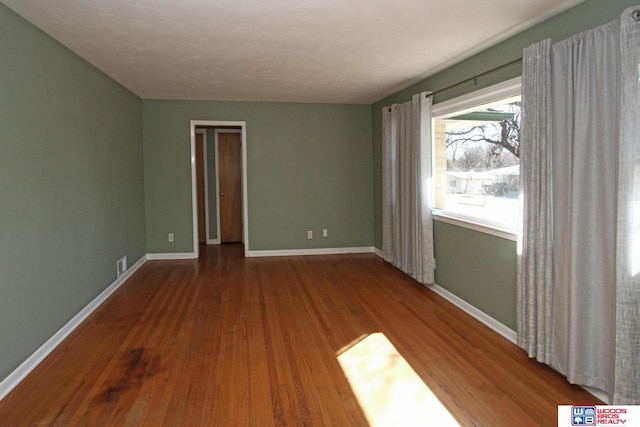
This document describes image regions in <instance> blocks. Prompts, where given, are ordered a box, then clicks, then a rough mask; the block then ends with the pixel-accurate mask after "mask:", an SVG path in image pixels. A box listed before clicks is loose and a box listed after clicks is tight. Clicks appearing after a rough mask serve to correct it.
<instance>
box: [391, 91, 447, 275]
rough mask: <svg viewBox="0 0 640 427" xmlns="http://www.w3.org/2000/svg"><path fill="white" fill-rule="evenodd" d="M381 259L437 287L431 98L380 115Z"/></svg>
mask: <svg viewBox="0 0 640 427" xmlns="http://www.w3.org/2000/svg"><path fill="white" fill-rule="evenodd" d="M382 133H383V153H382V161H383V167H382V180H383V185H382V188H383V193H382V222H383V224H382V255H383V258H384V259H385V260H386V261H388V262H390V263H392V264H393V265H395V266H397V267H398V268H400V269H401V270H402V271H404V272H405V273H407V274H409V275H410V276H411V277H413V278H414V279H416V280H417V281H418V282H420V283H423V284H432V283H434V265H433V264H434V260H433V222H432V217H431V207H430V206H429V200H430V191H431V188H430V186H431V185H430V182H431V181H430V180H431V169H432V167H431V162H432V161H431V151H432V149H431V96H430V95H428V94H427V93H426V92H425V93H420V94H417V95H414V96H413V98H412V100H411V101H409V102H407V103H404V104H394V105H391V106H389V107H384V108H383V111H382Z"/></svg>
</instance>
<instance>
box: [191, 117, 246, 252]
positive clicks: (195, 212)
mask: <svg viewBox="0 0 640 427" xmlns="http://www.w3.org/2000/svg"><path fill="white" fill-rule="evenodd" d="M196 126H207V127H216V126H233V127H239V128H240V145H241V148H242V164H241V165H240V167H241V168H242V242H243V243H244V256H245V257H246V256H248V253H249V204H248V197H247V143H246V141H247V122H244V121H219V120H190V121H189V127H190V134H191V201H192V212H193V215H192V227H193V253H194V255H195V257H196V258H198V256H199V253H200V249H199V247H198V188H197V181H196V178H197V177H196ZM217 142H218V141H217V138H216V164H217V162H218V144H217ZM205 161H206V158H205ZM217 169H218V168H217V167H216V190H217V191H216V197H218V198H219V188H218V170H217ZM205 181H207V179H206V176H205ZM205 200H208V195H207V194H205ZM205 203H207V202H205ZM207 204H208V203H207ZM217 209H218V210H219V209H220V203H219V201H218V203H217ZM207 211H208V209H207ZM207 217H208V215H207ZM207 220H208V218H207ZM217 221H218V240H219V239H220V214H219V212H218V215H217ZM207 228H209V227H207ZM208 237H209V236H208V230H207V238H208Z"/></svg>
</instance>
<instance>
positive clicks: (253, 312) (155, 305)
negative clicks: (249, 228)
mask: <svg viewBox="0 0 640 427" xmlns="http://www.w3.org/2000/svg"><path fill="white" fill-rule="evenodd" d="M242 250H243V249H242V247H241V246H240V245H222V246H210V247H208V248H206V249H205V250H204V253H203V254H202V256H201V258H200V259H199V260H197V261H195V260H194V261H149V262H147V263H146V264H145V265H144V266H143V267H142V268H141V269H140V270H139V271H138V272H136V273H135V274H134V275H133V276H132V278H131V279H129V281H128V282H127V283H125V284H124V285H123V286H122V287H121V288H120V289H118V291H117V292H116V293H114V294H113V295H112V296H111V298H109V299H108V300H107V301H106V302H105V303H104V304H103V305H102V306H100V307H99V308H98V309H97V310H96V311H95V312H94V313H93V314H92V315H91V316H90V317H89V318H88V319H87V320H86V321H85V322H84V323H83V324H82V325H81V326H80V327H79V328H78V329H76V330H75V331H74V332H73V333H72V334H71V335H70V336H69V337H68V338H67V340H65V341H64V342H63V343H62V344H61V345H60V346H59V347H58V348H57V349H56V350H55V351H54V352H52V353H51V355H50V356H49V357H48V358H47V359H45V360H44V361H43V363H41V364H40V365H39V366H38V367H37V368H36V369H35V370H34V371H33V372H32V373H31V374H30V375H29V376H28V377H27V378H26V379H25V380H24V381H23V382H22V383H20V384H19V385H18V386H17V387H16V388H15V389H14V390H13V391H12V392H11V393H10V394H9V395H7V397H6V398H5V399H4V400H3V401H1V402H0V425H2V426H33V425H47V426H48V425H53V426H69V425H73V426H76V425H77V426H209V425H219V426H242V425H252V426H253V425H255V426H269V425H296V426H315V425H318V426H320V425H327V426H361V425H368V424H370V425H376V424H385V423H387V422H389V421H390V420H391V421H392V420H398V419H399V418H395V417H399V416H406V413H405V414H404V415H402V414H400V413H398V414H396V415H394V414H393V413H391V412H389V411H392V410H393V408H392V406H394V405H395V404H396V403H397V402H402V401H404V403H405V404H407V403H409V405H407V406H406V407H405V409H403V410H402V411H403V412H404V411H406V410H412V408H411V407H412V406H416V405H413V404H411V402H412V399H415V398H416V394H417V393H425V396H426V397H425V398H424V399H422V400H421V402H426V401H427V400H429V401H430V402H431V404H434V402H435V404H437V402H438V401H439V402H440V403H441V404H442V406H443V407H444V408H445V409H446V411H445V412H448V413H449V414H450V416H452V417H453V418H454V419H455V421H456V422H457V423H459V425H461V426H492V427H494V426H523V425H527V426H534V425H541V426H552V425H557V405H558V404H578V403H579V404H588V403H591V404H593V403H600V402H599V401H598V400H597V399H595V398H594V397H593V396H591V395H590V394H588V393H586V392H585V391H583V390H582V389H580V388H579V387H576V386H572V385H570V384H568V383H567V382H566V380H565V379H564V378H562V377H561V376H560V375H558V374H556V373H555V372H554V371H552V370H551V369H549V368H547V367H546V366H544V365H540V364H538V363H536V362H535V361H532V360H530V359H529V358H528V357H527V356H526V354H525V353H524V352H523V351H522V350H520V349H519V348H517V347H516V346H515V345H513V344H511V343H509V342H508V341H506V340H505V339H504V338H502V337H500V336H499V335H497V334H496V333H494V332H492V331H491V330H489V329H488V328H486V327H485V326H483V325H482V324H480V323H479V322H477V321H476V320H475V319H473V318H471V317H469V316H468V315H466V314H464V313H462V312H461V311H459V310H458V309H457V308H455V307H453V306H452V305H451V304H449V303H448V302H446V301H445V300H443V299H442V298H441V297H439V296H437V295H436V294H434V293H433V292H431V291H429V290H428V289H426V288H424V287H422V286H420V285H419V284H417V283H416V282H414V281H413V280H411V279H410V278H408V277H407V276H405V275H404V274H402V273H400V272H399V271H398V270H396V269H395V268H393V267H391V266H390V265H388V264H386V263H384V262H383V261H382V260H381V259H380V258H378V257H377V256H375V255H370V254H364V255H335V256H310V257H282V258H250V259H244V258H243V252H242ZM354 369H355V370H356V371H357V372H356V374H354V373H353V372H354ZM358 372H359V373H358ZM396 372H397V373H402V375H404V377H403V378H401V379H398V378H393V375H394V373H396ZM348 375H349V376H348ZM356 377H357V378H356ZM409 377H411V378H409ZM363 382H364V383H363ZM411 382H412V384H413V385H411V384H410V383H411ZM405 386H407V387H409V388H408V389H407V390H412V391H411V392H410V393H408V394H407V395H405V396H401V397H400V399H398V396H400V395H399V394H398V393H402V391H403V390H402V387H405ZM376 390H378V391H380V393H382V395H376V396H371V395H372V394H374V395H375V394H376V393H377V392H376V393H373V392H375V391H376ZM415 390H418V391H415ZM430 393H432V395H431V394H430ZM429 396H430V397H429ZM433 396H435V398H434V397H433ZM436 398H437V399H436ZM392 402H394V403H393V405H392V404H391V403H392ZM372 404H373V405H372ZM367 405H369V406H367ZM372 406H373V408H372ZM433 413H434V412H433V408H432V409H427V412H426V415H423V418H422V419H414V420H413V421H415V425H445V424H436V423H434V422H432V421H433V420H430V419H429V416H430V415H429V414H433ZM376 414H377V415H376ZM417 414H419V412H418V413H417ZM376 416H377V417H381V416H385V417H386V418H376ZM418 416H420V415H416V417H418ZM396 424H399V423H396Z"/></svg>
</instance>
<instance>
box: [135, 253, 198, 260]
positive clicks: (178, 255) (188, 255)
mask: <svg viewBox="0 0 640 427" xmlns="http://www.w3.org/2000/svg"><path fill="white" fill-rule="evenodd" d="M196 258H198V257H197V256H196V254H195V253H193V252H178V253H173V254H147V259H148V260H149V261H157V260H170V259H196Z"/></svg>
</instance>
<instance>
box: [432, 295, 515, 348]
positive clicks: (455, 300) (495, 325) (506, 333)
mask: <svg viewBox="0 0 640 427" xmlns="http://www.w3.org/2000/svg"><path fill="white" fill-rule="evenodd" d="M425 286H426V287H427V288H429V289H431V290H432V291H433V292H435V293H437V294H438V295H440V296H441V297H443V298H444V299H446V300H447V301H449V302H450V303H451V304H453V305H455V306H456V307H458V308H459V309H460V310H462V311H464V312H465V313H467V314H468V315H470V316H471V317H474V318H475V319H477V320H478V321H480V322H481V323H483V324H484V325H485V326H488V327H489V328H490V329H493V330H494V331H495V332H497V333H499V334H500V335H502V336H503V337H505V338H506V339H508V340H509V341H511V342H512V343H514V344H516V343H517V340H518V335H517V334H516V332H515V331H514V330H513V329H511V328H509V327H507V326H505V325H503V324H502V323H500V322H498V321H497V320H496V319H494V318H493V317H491V316H489V315H488V314H486V313H485V312H483V311H480V310H479V309H477V308H476V307H474V306H472V305H471V304H469V303H468V302H466V301H465V300H463V299H462V298H460V297H458V296H456V295H454V294H452V293H451V292H449V291H448V290H446V289H444V288H443V287H441V286H438V285H425Z"/></svg>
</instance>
